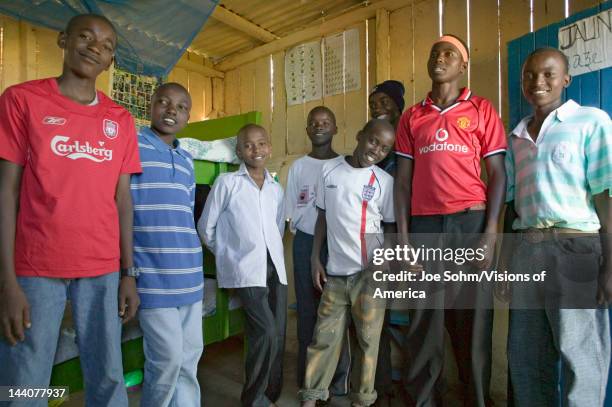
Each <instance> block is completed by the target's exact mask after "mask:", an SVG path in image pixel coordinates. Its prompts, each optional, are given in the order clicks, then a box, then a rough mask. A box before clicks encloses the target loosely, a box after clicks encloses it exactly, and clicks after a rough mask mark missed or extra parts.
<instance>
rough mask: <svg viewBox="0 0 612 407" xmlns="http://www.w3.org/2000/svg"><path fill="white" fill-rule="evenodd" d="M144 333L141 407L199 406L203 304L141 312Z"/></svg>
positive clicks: (140, 319) (202, 347) (202, 346)
mask: <svg viewBox="0 0 612 407" xmlns="http://www.w3.org/2000/svg"><path fill="white" fill-rule="evenodd" d="M138 319H139V321H140V327H141V328H142V332H143V334H144V353H145V366H144V385H143V389H142V399H141V400H140V405H141V406H158V407H166V406H177V407H179V406H180V407H183V406H185V407H190V406H192V407H196V406H198V407H199V406H200V385H199V384H198V378H197V371H198V362H199V361H200V356H201V355H202V351H203V350H204V343H203V339H202V302H201V301H198V302H196V303H194V304H189V305H183V306H180V307H173V308H145V309H141V310H140V311H139V312H138Z"/></svg>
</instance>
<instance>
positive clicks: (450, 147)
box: [419, 129, 468, 154]
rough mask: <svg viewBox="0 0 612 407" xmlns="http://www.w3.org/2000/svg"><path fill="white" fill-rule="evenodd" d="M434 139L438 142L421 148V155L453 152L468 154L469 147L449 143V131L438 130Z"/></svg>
mask: <svg viewBox="0 0 612 407" xmlns="http://www.w3.org/2000/svg"><path fill="white" fill-rule="evenodd" d="M434 138H435V139H436V140H437V141H438V142H437V143H436V142H433V143H431V144H430V145H428V146H424V147H419V153H421V154H427V153H431V152H434V151H451V152H454V153H467V152H468V147H467V146H466V145H464V144H453V143H448V142H447V141H446V140H448V130H446V129H438V130H436V133H435V135H434Z"/></svg>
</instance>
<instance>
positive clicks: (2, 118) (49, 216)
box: [0, 15, 141, 406]
mask: <svg viewBox="0 0 612 407" xmlns="http://www.w3.org/2000/svg"><path fill="white" fill-rule="evenodd" d="M116 42H117V36H116V33H115V30H114V28H113V26H112V24H111V23H110V21H108V20H107V19H106V18H105V17H102V16H98V15H80V16H76V17H74V18H72V19H71V20H70V22H68V25H67V27H66V29H65V30H64V31H63V32H61V33H60V34H59V37H58V41H57V43H58V45H59V47H60V48H61V49H62V50H63V51H64V65H63V70H62V74H61V76H60V77H58V78H49V79H43V80H35V81H30V82H25V83H22V84H20V85H16V86H12V87H10V88H8V89H7V90H6V91H5V92H4V94H2V96H0V241H1V242H2V245H0V329H1V331H0V332H1V333H2V339H1V340H0V366H3V368H2V369H0V386H23V387H46V386H48V385H49V380H50V377H51V369H52V366H53V359H54V354H55V348H56V345H57V340H58V335H59V331H60V324H61V320H62V316H63V314H64V308H65V305H66V300H67V299H70V302H71V306H72V317H73V321H74V326H75V329H76V334H77V335H76V338H77V344H78V347H79V349H80V355H81V367H82V369H83V374H84V379H85V380H84V382H85V391H86V404H87V405H88V406H127V395H126V392H125V388H124V385H123V369H122V365H121V348H120V334H121V320H120V316H121V317H123V320H124V321H126V320H128V319H130V318H132V317H133V316H134V314H135V313H136V310H137V308H138V295H137V294H136V285H135V281H134V278H133V277H129V276H127V275H129V274H133V273H132V272H133V263H132V201H131V195H130V174H132V173H138V172H140V171H141V167H140V160H139V158H138V145H137V138H136V132H135V127H134V121H133V119H132V117H131V116H130V114H129V113H128V112H127V111H126V110H125V109H123V108H122V107H120V106H118V105H116V104H115V103H113V102H112V101H111V100H110V99H109V98H108V97H106V96H105V95H104V94H103V93H102V92H98V91H96V88H95V81H96V77H97V76H98V75H99V74H100V73H101V72H102V71H104V70H106V69H108V68H109V66H110V65H111V63H112V61H113V58H114V52H115V47H116ZM120 268H121V270H122V274H126V276H125V277H123V278H121V280H120V276H119V273H118V271H119V269H120ZM37 403H39V404H35V405H41V406H42V405H44V406H46V401H45V400H42V399H40V400H38V401H37Z"/></svg>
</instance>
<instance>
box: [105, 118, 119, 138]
mask: <svg viewBox="0 0 612 407" xmlns="http://www.w3.org/2000/svg"><path fill="white" fill-rule="evenodd" d="M103 127H104V135H105V136H106V137H108V138H110V139H114V138H115V137H117V135H118V134H119V125H118V124H117V122H115V121H112V120H110V119H104V126H103Z"/></svg>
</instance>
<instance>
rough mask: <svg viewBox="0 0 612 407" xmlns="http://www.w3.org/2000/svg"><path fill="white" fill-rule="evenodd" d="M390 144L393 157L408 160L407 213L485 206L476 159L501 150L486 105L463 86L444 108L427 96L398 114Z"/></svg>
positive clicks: (496, 121)
mask: <svg viewBox="0 0 612 407" xmlns="http://www.w3.org/2000/svg"><path fill="white" fill-rule="evenodd" d="M395 143H396V145H395V149H396V154H397V155H399V156H400V157H405V158H409V159H411V160H414V167H413V168H414V170H413V171H414V172H413V178H412V202H411V207H412V215H445V214H450V213H455V212H459V211H461V210H464V209H466V208H469V207H471V206H474V205H476V204H479V203H483V202H486V200H487V199H486V185H485V184H484V183H483V182H482V180H481V179H480V172H481V170H480V160H481V158H486V157H490V156H492V155H494V154H500V153H505V152H506V148H507V141H506V134H505V132H504V127H503V124H502V121H501V119H500V118H499V115H498V114H497V112H496V111H495V109H494V108H493V106H492V105H491V102H489V101H488V100H487V99H484V98H481V97H478V96H474V95H472V92H471V91H470V90H469V89H468V88H464V89H463V90H462V91H461V94H460V95H459V98H458V99H457V101H456V102H455V103H454V104H453V105H451V106H449V107H447V108H446V109H444V110H442V109H440V108H439V107H438V106H436V105H434V104H433V101H432V100H431V98H430V97H429V96H428V97H427V98H426V99H425V100H424V101H423V102H421V103H418V104H416V105H414V106H412V107H411V108H410V109H408V110H407V111H406V112H404V114H403V115H402V117H401V119H400V122H399V124H398V127H397V138H396V142H395Z"/></svg>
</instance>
